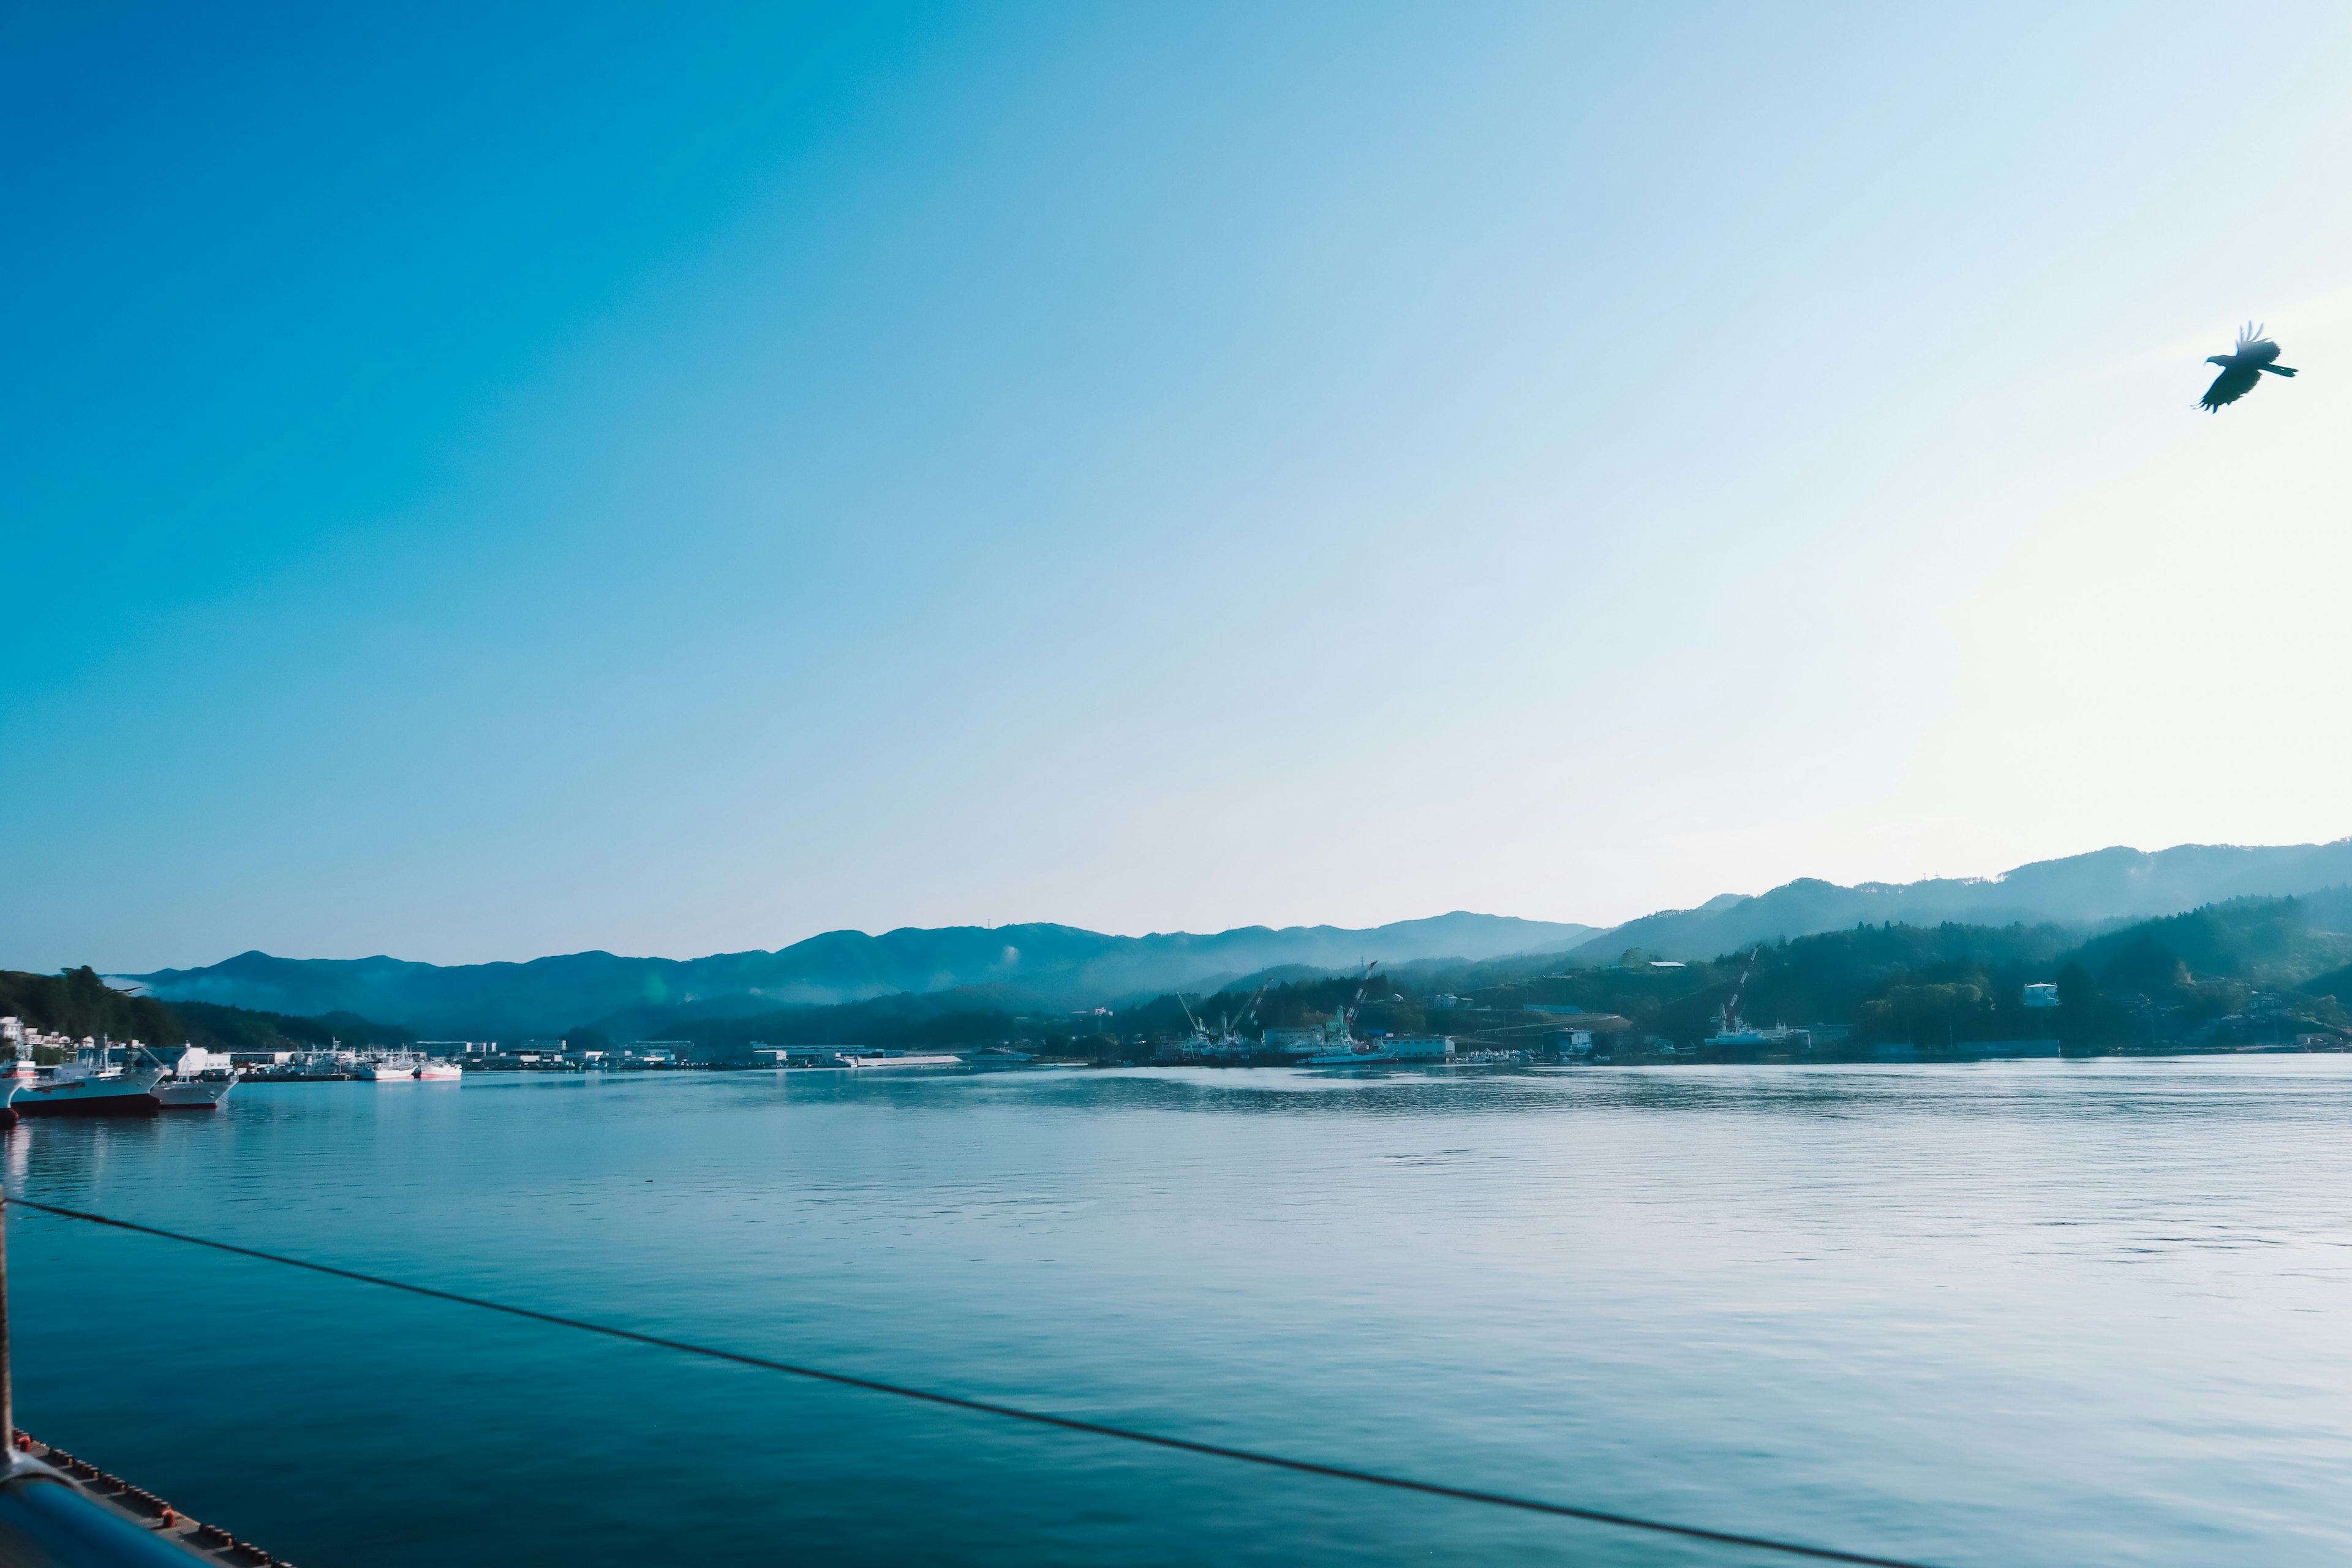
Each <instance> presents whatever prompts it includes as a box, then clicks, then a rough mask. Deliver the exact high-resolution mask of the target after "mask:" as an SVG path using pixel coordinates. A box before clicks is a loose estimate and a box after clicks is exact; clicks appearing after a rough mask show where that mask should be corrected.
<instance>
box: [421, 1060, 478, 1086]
mask: <svg viewBox="0 0 2352 1568" xmlns="http://www.w3.org/2000/svg"><path fill="white" fill-rule="evenodd" d="M465 1076H466V1069H465V1068H462V1067H459V1066H458V1065H457V1063H456V1062H445V1061H437V1060H436V1061H424V1062H419V1063H418V1064H417V1065H416V1078H417V1081H418V1082H420V1083H446V1082H448V1081H450V1080H452V1079H461V1078H464V1077H465Z"/></svg>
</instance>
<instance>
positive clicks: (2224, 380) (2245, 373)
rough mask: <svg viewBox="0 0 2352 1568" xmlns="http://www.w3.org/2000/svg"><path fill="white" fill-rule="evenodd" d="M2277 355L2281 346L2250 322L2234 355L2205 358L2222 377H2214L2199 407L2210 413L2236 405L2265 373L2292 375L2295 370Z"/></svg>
mask: <svg viewBox="0 0 2352 1568" xmlns="http://www.w3.org/2000/svg"><path fill="white" fill-rule="evenodd" d="M2278 356H2279V346H2278V344H2276V343H2274V342H2271V341H2270V339H2268V338H2266V337H2264V336H2263V329H2262V328H2260V327H2258V326H2256V325H2254V324H2253V323H2252V321H2248V322H2247V323H2246V325H2245V328H2244V330H2243V331H2240V332H2239V333H2238V348H2237V352H2236V353H2226V354H2209V355H2207V356H2206V359H2205V363H2207V364H2218V365H2220V366H2221V374H2219V375H2217V376H2215V377H2214V378H2213V384H2212V385H2210V386H2209V387H2207V388H2206V389H2205V395H2204V396H2202V397H2200V398H2199V399H2198V400H2197V406H2199V407H2200V408H2202V409H2203V410H2205V412H2206V413H2208V414H2210V413H2213V412H2214V411H2216V410H2217V409H2219V408H2220V407H2221V405H2223V404H2225V403H2235V402H2237V401H2238V399H2240V398H2241V397H2243V396H2245V395H2246V394H2248V393H2249V392H2252V390H2253V389H2254V383H2256V382H2258V381H2260V380H2262V378H2263V372H2264V371H2268V372H2270V373H2271V374H2273V375H2293V374H2294V371H2293V370H2292V369H2290V368H2289V367H2288V366H2286V365H2283V364H2280V363H2276V362H2277V360H2278Z"/></svg>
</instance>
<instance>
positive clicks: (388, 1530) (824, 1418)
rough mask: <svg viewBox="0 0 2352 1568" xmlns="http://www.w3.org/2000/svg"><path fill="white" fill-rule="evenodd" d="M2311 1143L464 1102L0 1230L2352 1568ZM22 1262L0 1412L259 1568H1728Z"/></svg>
mask: <svg viewBox="0 0 2352 1568" xmlns="http://www.w3.org/2000/svg"><path fill="white" fill-rule="evenodd" d="M2347 1112H2352V1058H2324V1057H2318V1058H2277V1057H2272V1058H2259V1059H2250V1058H2237V1059H2230V1058H2188V1059H2174V1060H2168V1061H2158V1062H2147V1063H2140V1062H2133V1063H2121V1062H2090V1063H2077V1062H2031V1063H1988V1064H1981V1065H1978V1066H1971V1067H1962V1068H1932V1067H1930V1068H1667V1069H1658V1070H1622V1071H1612V1070H1599V1071H1587V1072H1583V1073H1570V1072H1525V1071H1518V1072H1514V1071H1494V1072H1482V1073H1469V1072H1460V1071H1457V1072H1455V1073H1453V1074H1451V1075H1445V1074H1438V1073H1422V1072H1402V1073H1397V1074H1395V1075H1393V1076H1390V1077H1385V1078H1375V1079H1363V1078H1356V1079H1349V1078H1345V1077H1335V1076H1328V1075H1326V1076H1318V1075H1313V1074H1306V1073H1291V1072H1284V1071H1222V1072H1220V1071H1210V1070H1201V1071H1178V1070H1171V1071H1137V1072H1118V1073H1107V1072H1099V1073H1098V1072H1036V1071H1027V1072H998V1073H990V1074H978V1073H969V1074H950V1075H935V1076H924V1077H908V1078H898V1079H890V1078H878V1077H874V1076H870V1075H868V1076H859V1077H856V1078H852V1077H850V1076H848V1075H845V1074H840V1073H826V1074H820V1073H796V1074H793V1075H789V1076H787V1075H782V1074H776V1073H760V1074H726V1075H717V1074H683V1075H675V1076H656V1075H614V1076H601V1075H594V1076H589V1077H584V1078H562V1079H551V1078H525V1077H520V1076H506V1075H491V1076H480V1077H474V1078H470V1079H467V1080H466V1081H465V1082H464V1083H462V1084H449V1085H432V1084H415V1085H401V1086H379V1085H373V1084H310V1085H283V1086H271V1087H262V1086H247V1087H245V1088H241V1089H238V1091H237V1092H236V1096H235V1097H233V1099H232V1101H231V1104H230V1106H229V1108H228V1109H227V1110H226V1111H225V1112H223V1113H222V1114H220V1115H218V1116H214V1117H185V1118H165V1119H163V1120H160V1121H151V1122H138V1123H131V1122H125V1123H105V1122H86V1123H68V1122H57V1121H51V1122H39V1123H26V1124H25V1125H23V1126H21V1127H19V1128H18V1129H17V1130H16V1131H14V1132H12V1133H10V1134H8V1135H7V1143H6V1149H7V1159H8V1172H9V1184H10V1187H11V1189H12V1190H14V1191H18V1192H21V1193H23V1194H26V1195H27V1196H32V1197H37V1198H41V1199H45V1200H47V1201H52V1202H58V1203H64V1204H68V1205H76V1206H85V1207H90V1208H96V1209H100V1210H102V1211H105V1212H108V1213H111V1214H118V1215H123V1216H125V1217H130V1218H136V1219H141V1220H144V1221H147V1222H150V1223H153V1224H157V1225H163V1226H173V1227H176V1228H184V1229H188V1230H193V1231H196V1232H199V1233H202V1234H205V1235H208V1236H213V1237H220V1238H223V1239H226V1240H232V1241H236V1242H240V1243H244V1244H247V1245H251V1246H256V1247H268V1248H271V1249H275V1250H280V1251H285V1252H290V1253H294V1254H298V1255H299V1256H303V1257H307V1258H318V1259H320V1260H323V1261H331V1262H335V1263H340V1264H343V1265H346V1266H349V1267H352V1268H362V1269H366V1270H371V1271H375V1272H381V1273H385V1274H391V1275H396V1276H398V1277H401V1278H404V1279H414V1280H417V1281H419V1282H422V1283H427V1284H432V1285H436V1286H441V1287H444V1288H447V1289H457V1290H462V1291H467V1292H470V1293H475V1294H480V1295H486V1296H491V1297H495V1298H498V1299H500V1300H511V1301H515V1302H519V1303H523V1304H528V1305H531V1306H535V1307H540V1308H543V1309H545V1310H552V1311H557V1312H563V1313H569V1314H574V1315H578V1316H583V1317H591V1318H596V1319H601V1320H606V1321H614V1322H617V1323H621V1324H625V1325H627V1326H630V1327H635V1328H639V1329H644V1330H647V1331H654V1332H659V1333H664V1334H671V1335H676V1336H678V1337H682V1338H690V1339H695V1340H698V1341H701V1342H709V1343H713V1344H717V1345H721V1346H725V1347H729V1348H732V1349H738V1350H742V1351H747V1352H753V1353H760V1354H766V1355H772V1356H777V1357H782V1358H784V1359H790V1360H795V1361H802V1362H807V1363H816V1364H821V1365H824V1366H828V1367H834V1368H838V1369H840V1370H843V1371H846V1372H852V1373H862V1374H866V1375H870V1376H875V1377H880V1378H886V1379H891V1380H895V1381H899V1382H905V1383H911V1384H920V1385H923V1386H926V1387H933V1388H939V1389H942V1390H946V1391H950V1392H954V1393H959V1394H969V1395H973V1396H977V1397H982V1398H989V1399H996V1400H1003V1401H1005V1402H1009V1403H1015V1404H1025V1405H1035V1406H1038V1407H1041V1408H1045V1409H1049V1410H1052V1411H1055V1412H1057V1413H1061V1414H1066V1415H1078V1416H1082V1417H1086V1418H1091V1419H1097V1420H1103V1421H1109V1422H1114V1423H1118V1424H1122V1425H1129V1426H1145V1427H1150V1428H1152V1429H1155V1430H1161V1431H1166V1432H1170V1433H1173V1434H1178V1435H1181V1436H1190V1437H1195V1438H1200V1439H1202V1440H1206V1441H1211V1442H1218V1443H1227V1444H1233V1445H1236V1446H1242V1447H1256V1448H1263V1449H1269V1450H1273V1451H1276V1452H1279V1453H1283V1454H1286V1455H1293V1456H1297V1457H1300V1458H1311V1459H1318V1460H1328V1461H1335V1462H1339V1463H1344V1464H1349V1465H1356V1466H1361V1467H1366V1468H1377V1469H1385V1470H1392V1471H1396V1472H1400V1473H1403V1474H1408V1475H1412V1476H1415V1477H1420V1478H1423V1479H1434V1480H1440V1481H1444V1482H1450V1483H1454V1484H1459V1485H1466V1486H1472V1487H1478V1488H1485V1489H1496V1490H1505V1491H1515V1492H1521V1493H1526V1494H1529V1495H1534V1496H1538V1497H1542V1498H1548V1499H1552V1500H1560V1501H1566V1502H1571V1503H1577V1504H1581V1505H1586V1506H1592V1507H1600V1508H1606V1509H1612V1510H1625V1511H1631V1512H1638V1513H1647V1514H1654V1515H1656V1516H1660V1517H1664V1518H1668V1519H1674V1520H1678V1521H1689V1522H1693V1523H1698V1524H1704V1525H1707V1526H1711V1527H1716V1528H1721V1529H1727V1530H1735V1531H1752V1532H1756V1533H1761V1534H1769V1535H1777V1536H1788V1537H1794V1538H1797V1539H1801V1540H1807V1541H1814V1542H1823V1543H1829V1544H1834V1545H1838V1546H1842V1547H1844V1548H1846V1549H1849V1550H1854V1551H1864V1552H1883V1553H1886V1554H1890V1555H1895V1556H1903V1557H1911V1558H1916V1559H1920V1560H1924V1561H1927V1562H1931V1563H1951V1564H1962V1563H1968V1564H1978V1563H1981V1564H1995V1563H2000V1564H2019V1563H2025V1564H2042V1563H2047V1564H2053V1565H2054V1564H2077V1563H2155V1564H2182V1565H2187V1564H2200V1565H2201V1564H2210V1563H2218V1562H2229V1563H2257V1564H2258V1563H2312V1562H2317V1561H2334V1560H2341V1559H2344V1558H2346V1557H2352V1525H2347V1517H2346V1516H2347V1505H2346V1503H2345V1502H2344V1500H2343V1499H2344V1494H2345V1489H2346V1482H2347V1479H2352V1332H2347V1328H2352V1325H2347V1322H2346V1321H2345V1313H2344V1303H2345V1301H2346V1300H2347V1298H2346V1286H2347V1279H2352V1251H2347V1244H2352V1144H2347V1138H2346V1137H2345V1129H2346V1127H2347ZM9 1233H10V1235H9V1241H10V1260H9V1261H10V1270H9V1272H10V1285H11V1290H12V1307H13V1311H14V1318H13V1330H14V1333H15V1337H16V1355H17V1362H16V1388H17V1404H18V1420H19V1423H20V1424H21V1425H23V1426H26V1428H27V1429H29V1430H31V1431H33V1432H35V1433H37V1434H38V1435H39V1436H42V1437H44V1438H47V1439H48V1440H51V1441H55V1442H58V1443H60V1444H63V1445H64V1446H66V1447H69V1448H71V1449H73V1450H75V1451H76V1452H77V1453H80V1454H83V1455H85V1456H86V1457H88V1458H92V1459H93V1460H95V1461H96V1462H98V1463H100V1464H101V1465H103V1466H105V1467H106V1468H110V1469H112V1470H115V1471H117V1472H118V1473H121V1474H123V1475H125V1476H128V1477H130V1478H131V1479H134V1480H136V1481H138V1482H139V1483H140V1484H142V1485H144V1486H146V1487H148V1488H149V1489H152V1490H154V1491H157V1492H160V1493H162V1494H163V1495H165V1496H167V1497H170V1498H172V1499H173V1500H175V1501H177V1502H179V1503H180V1504H181V1505H182V1506H183V1507H184V1508H186V1509H187V1510H190V1511H192V1512H194V1513H195V1514H196V1515H197V1516H199V1517H202V1518H205V1519H211V1520H216V1521H220V1522H222V1523H224V1524H226V1525H227V1526H229V1527H230V1528H231V1529H233V1530H235V1531H236V1533H238V1534H240V1535H242V1536H245V1537H247V1538H248V1539H251V1540H256V1541H258V1542H262V1543H263V1544H264V1545H267V1546H268V1547H270V1548H271V1549H272V1550H274V1551H275V1552H278V1553H279V1554H280V1555H281V1556H285V1557H288V1558H290V1559H291V1560H293V1561H294V1562H296V1563H300V1564H301V1565H302V1568H338V1565H341V1568H365V1565H373V1564H380V1563H414V1562H418V1561H431V1562H435V1563H450V1564H472V1563H483V1564H488V1563H583V1564H595V1563H616V1564H617V1563H643V1562H646V1561H669V1562H682V1561H692V1562H696V1563H714V1564H727V1563H771V1562H774V1561H776V1560H777V1559H778V1558H779V1557H782V1556H792V1557H805V1558H809V1559H812V1560H823V1561H829V1562H838V1563H908V1562H926V1561H931V1562H941V1561H957V1562H969V1563H1005V1564H1012V1563H1023V1564H1032V1563H1070V1564H1078V1563H1104V1562H1113V1561H1116V1562H1121V1563H1199V1562H1204V1561H1211V1560H1214V1561H1217V1562H1221V1563H1269V1564H1270V1563H1296V1562H1298V1561H1302V1560H1312V1561H1316V1562H1318V1563H1393V1562H1405V1561H1427V1560H1439V1561H1471V1560H1475V1561H1479V1562H1489V1563H1513V1562H1524V1563H1558V1562H1562V1561H1570V1560H1573V1561H1576V1562H1580V1563H1626V1564H1633V1563H1644V1564H1646V1563H1660V1564H1664V1563H1691V1564H1728V1563H1747V1562H1755V1561H1759V1559H1758V1558H1756V1557H1755V1556H1753V1555H1752V1554H1748V1553H1741V1552H1731V1551H1727V1550H1724V1549H1721V1548H1716V1547H1707V1546H1700V1545H1692V1544H1683V1543H1676V1542H1664V1541H1660V1540H1657V1539H1654V1538H1643V1537H1630V1538H1629V1537H1626V1536H1623V1535H1621V1534H1619V1533H1617V1532H1613V1531H1608V1530H1605V1529H1601V1528H1597V1527H1593V1526H1590V1525H1582V1524H1577V1523H1573V1522H1567V1521H1556V1520H1547V1519H1541V1518H1531V1517H1528V1516H1524V1515H1516V1514H1511V1513H1507V1512H1504V1511H1502V1510H1492V1509H1483V1508H1478V1507H1475V1506H1471V1505H1466V1504H1459V1503H1449V1502H1444V1501H1439V1500H1429V1499H1421V1498H1413V1497H1408V1496H1400V1495H1396V1494H1390V1493H1383V1492H1380V1491H1376V1490H1372V1489H1365V1488H1361V1487H1357V1486H1351V1485H1349V1484H1346V1483H1342V1482H1338V1481H1323V1480H1316V1479H1307V1478H1303V1477H1298V1476H1293V1475H1284V1474H1278V1473H1272V1472H1265V1471H1258V1470H1253V1469H1249V1468H1242V1467H1237V1466H1234V1465H1231V1464H1227V1463H1223V1462H1219V1461H1214V1460H1210V1459H1205V1458H1187V1457H1183V1456H1178V1455H1171V1454H1168V1453H1164V1452H1160V1451H1154V1450H1147V1449H1139V1448H1134V1447H1126V1446H1121V1445H1118V1444H1113V1443H1108V1442H1105V1441H1102V1440H1099V1439H1094V1438H1087V1437H1083V1436H1070V1435H1064V1434H1055V1433H1050V1432H1043V1431H1039V1430H1035V1429H1032V1428H1024V1427H1021V1426H1012V1425H1010V1424H1006V1423H1002V1422H997V1421H992V1420H990V1419H987V1418H984V1417H980V1416H973V1415H960V1414H956V1413H952V1412H948V1411H943V1410H939V1409H934V1408H928V1407H923V1406H918V1405H908V1404H905V1403H902V1402H896V1401H891V1400H888V1399H886V1398H881V1397H878V1396H876V1395H872V1394H862V1393H857V1392H854V1391H849V1390H844V1389H839V1388H833V1387H826V1386H821V1385H813V1384H806V1383H803V1382H799V1381H795V1380H792V1379H787V1378H783V1377H780V1376H777V1375H775V1374H772V1373H760V1372H755V1371H751V1370H747V1369H742V1368H736V1367H729V1366H724V1365H719V1364H715V1363H703V1362H698V1361H694V1360H689V1359H686V1358H681V1357H678V1356H676V1355H674V1354H670V1353H667V1352H660V1351H656V1350H651V1349H646V1348H643V1347H634V1346H628V1345H624V1344H619V1343H615V1342H607V1341H600V1340H596V1339H593V1338H589V1337H585V1336H581V1335H576V1334H569V1333H565V1332H562V1331H557V1330H553V1329H548V1328H543V1327H537V1326H533V1325H530V1324H527V1323H523V1322H519V1321H512V1320H508V1319H501V1318H499V1317H495V1316H491V1315H488V1314H485V1313H480V1312H476V1311H470V1310H465V1309H462V1308H458V1307H454V1306H448V1305H443V1304H436V1303H433V1302H430V1301H426V1300H418V1299H415V1298H410V1297H404V1296H399V1295H395V1294H393V1293H390V1292H385V1291H381V1290H373V1289H367V1288H365V1287H362V1286H358V1285H352V1284H348V1283H342V1282H338V1281H334V1280H331V1279H322V1278H320V1277H317V1276H312V1275H306V1274H302V1273H299V1272H296V1271H293V1270H289V1269H283V1268H270V1267H268V1266H265V1265H262V1264H257V1263H253V1262H247V1261H242V1260H238V1259H235V1258H227V1257H223V1256H220V1255H217V1254H210V1253H205V1252H200V1251H196V1250H194V1249H192V1248H187V1247H177V1246H174V1245H173V1244H170V1243H167V1242H163V1241H158V1240H153V1239H149V1238H142V1237H133V1236H128V1235H123V1234H121V1233H111V1232H103V1231H100V1230H97V1229H94V1228H92V1227H89V1226H70V1225H67V1224H65V1223H62V1222H58V1221H56V1220H50V1219H46V1218H43V1217H40V1216H38V1215H32V1214H30V1213H28V1212H26V1211H23V1210H17V1211H15V1213H14V1214H13V1215H12V1216H11V1219H10V1224H9ZM1770 1560H1771V1559H1760V1561H1770Z"/></svg>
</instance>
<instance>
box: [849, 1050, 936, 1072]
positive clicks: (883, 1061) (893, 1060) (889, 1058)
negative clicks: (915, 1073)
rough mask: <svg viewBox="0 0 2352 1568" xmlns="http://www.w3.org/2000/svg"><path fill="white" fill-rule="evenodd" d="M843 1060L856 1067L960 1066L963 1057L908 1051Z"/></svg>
mask: <svg viewBox="0 0 2352 1568" xmlns="http://www.w3.org/2000/svg"><path fill="white" fill-rule="evenodd" d="M842 1060H843V1061H845V1062H846V1063H848V1064H849V1065H850V1066H851V1067H854V1068H960V1067H961V1066H963V1058H961V1057H950V1056H909V1055H908V1054H907V1053H906V1052H903V1051H898V1052H885V1053H884V1054H883V1055H881V1056H878V1057H844V1058H842Z"/></svg>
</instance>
